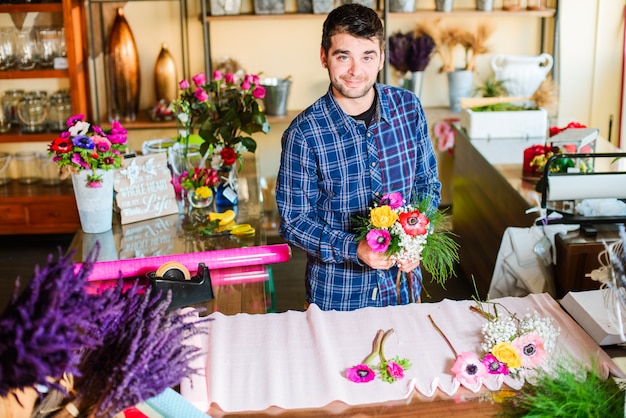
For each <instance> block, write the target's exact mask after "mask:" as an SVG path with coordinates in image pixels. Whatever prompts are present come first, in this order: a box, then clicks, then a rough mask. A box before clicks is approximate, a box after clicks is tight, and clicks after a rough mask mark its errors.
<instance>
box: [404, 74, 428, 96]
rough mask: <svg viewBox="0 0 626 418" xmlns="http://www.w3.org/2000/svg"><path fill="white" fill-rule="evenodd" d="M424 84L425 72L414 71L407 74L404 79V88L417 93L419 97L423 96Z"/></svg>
mask: <svg viewBox="0 0 626 418" xmlns="http://www.w3.org/2000/svg"><path fill="white" fill-rule="evenodd" d="M423 82H424V71H414V72H412V73H407V75H406V77H405V78H404V79H403V83H402V87H404V88H405V89H407V90H410V91H412V92H413V93H415V95H416V96H417V97H420V96H421V94H422V84H423Z"/></svg>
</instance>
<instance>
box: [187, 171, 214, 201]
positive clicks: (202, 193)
mask: <svg viewBox="0 0 626 418" xmlns="http://www.w3.org/2000/svg"><path fill="white" fill-rule="evenodd" d="M218 183H219V176H218V174H217V170H215V169H212V168H206V167H203V168H200V167H196V168H194V169H193V171H185V172H183V174H182V176H181V178H180V184H181V186H182V188H183V189H185V190H188V191H190V192H192V193H193V195H194V198H195V199H196V200H204V199H209V198H210V197H212V196H213V187H215V186H216V185H217V184H218Z"/></svg>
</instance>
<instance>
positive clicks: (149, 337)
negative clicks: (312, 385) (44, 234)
mask: <svg viewBox="0 0 626 418" xmlns="http://www.w3.org/2000/svg"><path fill="white" fill-rule="evenodd" d="M97 251H98V247H96V249H95V250H94V253H92V254H90V255H89V256H88V257H87V260H86V261H85V263H83V266H82V268H81V269H79V270H78V271H75V268H74V264H73V263H72V262H71V255H68V256H63V255H62V254H61V251H59V257H58V260H57V261H54V260H53V257H52V255H50V256H49V257H48V261H47V264H46V265H45V266H44V267H42V268H39V267H38V266H37V267H36V268H35V274H34V277H33V279H32V281H31V282H30V284H29V286H28V287H27V288H26V289H25V290H24V291H23V292H22V294H21V295H19V296H18V291H17V290H16V291H15V294H14V296H13V299H12V301H11V304H10V305H9V306H8V307H7V309H6V310H5V311H4V312H3V313H2V315H0V396H7V395H10V393H11V392H12V391H13V390H16V389H24V388H28V387H33V386H35V385H38V384H40V385H44V386H47V387H48V388H51V389H53V390H55V389H56V390H57V391H59V392H60V393H61V394H62V395H64V397H65V399H63V400H62V401H61V402H62V403H61V404H60V405H59V406H61V407H63V406H64V405H65V404H67V403H72V404H73V406H74V407H75V408H77V409H78V410H79V411H80V416H87V415H91V416H98V417H113V416H114V415H115V414H117V413H119V412H120V411H122V410H124V409H126V408H128V407H131V406H133V405H135V404H137V403H139V402H142V401H144V400H146V399H148V398H150V397H152V396H155V395H157V394H159V393H161V392H162V391H163V390H165V389H166V388H168V387H171V386H175V385H177V384H179V383H180V381H181V380H182V378H183V377H185V376H190V375H191V374H193V373H196V372H197V370H193V369H192V368H190V367H189V364H190V362H191V361H192V360H193V359H194V358H196V357H198V356H200V355H201V354H202V353H201V352H200V349H199V348H197V347H195V346H192V345H189V344H185V343H184V340H185V339H186V338H188V337H190V336H193V335H197V334H199V333H205V332H206V328H205V327H202V326H201V325H202V324H203V323H204V322H206V321H207V320H208V319H201V320H197V310H193V309H190V310H189V311H186V312H182V311H181V310H173V311H168V310H167V308H168V306H169V303H170V300H171V295H168V298H166V299H164V300H160V295H158V294H152V293H151V292H150V289H149V288H142V287H140V286H139V285H138V284H137V283H135V284H134V285H133V286H132V287H131V288H130V289H129V290H127V291H124V290H123V288H124V286H123V280H122V279H120V280H118V282H117V285H116V286H115V287H113V288H111V289H108V290H105V291H104V292H102V293H100V294H95V293H94V292H90V291H89V290H88V284H87V283H86V280H87V278H88V277H89V274H90V272H91V269H92V268H93V262H94V260H95V259H97ZM18 284H19V279H18ZM65 374H69V375H71V376H73V381H74V387H73V388H71V390H66V389H64V388H63V386H61V385H60V383H59V382H60V381H61V380H62V379H63V380H65V381H67V379H64V375H65ZM70 380H72V379H70ZM70 395H73V396H74V397H73V398H71V397H70ZM61 398H63V396H61Z"/></svg>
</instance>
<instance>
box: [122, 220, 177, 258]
mask: <svg viewBox="0 0 626 418" xmlns="http://www.w3.org/2000/svg"><path fill="white" fill-rule="evenodd" d="M179 220H180V217H179V216H178V214H174V215H167V216H161V217H159V218H155V219H148V220H146V221H142V222H135V223H132V224H130V225H122V242H121V245H120V246H121V249H120V258H122V259H128V258H144V257H153V256H157V255H167V254H175V252H176V249H175V248H174V247H175V242H176V233H177V230H178V225H179V224H180V222H179Z"/></svg>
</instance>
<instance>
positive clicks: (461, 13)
mask: <svg viewBox="0 0 626 418" xmlns="http://www.w3.org/2000/svg"><path fill="white" fill-rule="evenodd" d="M380 13H381V14H382V11H380ZM555 14H556V10H555V9H543V10H525V9H524V10H517V11H508V10H502V9H494V10H492V11H490V12H484V11H481V10H476V9H469V8H461V9H453V10H452V11H451V12H438V11H436V10H434V9H417V10H415V12H406V13H391V12H390V13H389V17H393V18H394V19H396V18H402V17H406V18H411V19H415V18H442V17H454V18H463V17H490V18H492V17H534V18H537V17H554V16H555ZM326 16H327V15H326V14H323V13H320V14H313V13H296V12H289V13H282V14H253V13H243V14H236V15H220V16H207V17H206V20H207V22H226V21H233V20H272V21H276V20H296V19H306V20H309V19H320V20H323V19H326Z"/></svg>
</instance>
